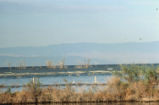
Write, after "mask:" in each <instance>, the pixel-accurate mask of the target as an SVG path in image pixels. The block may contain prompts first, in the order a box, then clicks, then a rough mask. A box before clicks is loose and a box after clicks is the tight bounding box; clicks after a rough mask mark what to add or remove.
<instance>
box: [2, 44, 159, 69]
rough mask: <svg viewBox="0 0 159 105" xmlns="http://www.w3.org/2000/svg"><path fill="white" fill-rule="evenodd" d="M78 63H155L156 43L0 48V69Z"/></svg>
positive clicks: (158, 58) (158, 52)
mask: <svg viewBox="0 0 159 105" xmlns="http://www.w3.org/2000/svg"><path fill="white" fill-rule="evenodd" d="M62 59H65V64H82V63H86V62H87V59H90V61H91V62H90V63H91V64H114V63H115V64H116V63H117V64H121V63H158V62H159V42H143V43H115V44H99V43H74V44H59V45H49V46H44V47H14V48H13V47H12V48H0V66H8V63H10V64H11V65H12V66H15V65H18V63H20V62H25V63H26V65H30V66H31V65H45V62H46V61H47V60H50V61H53V62H54V63H55V64H57V63H58V62H59V61H60V60H62Z"/></svg>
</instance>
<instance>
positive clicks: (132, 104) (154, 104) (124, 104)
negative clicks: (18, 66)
mask: <svg viewBox="0 0 159 105" xmlns="http://www.w3.org/2000/svg"><path fill="white" fill-rule="evenodd" d="M38 105H159V102H150V103H149V102H147V103H145V102H144V103H141V102H118V103H78V104H77V103H72V104H38Z"/></svg>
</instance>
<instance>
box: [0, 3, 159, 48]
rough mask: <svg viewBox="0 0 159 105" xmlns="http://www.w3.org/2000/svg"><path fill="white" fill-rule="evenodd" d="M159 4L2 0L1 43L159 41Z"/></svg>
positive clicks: (13, 45) (2, 45)
mask: <svg viewBox="0 0 159 105" xmlns="http://www.w3.org/2000/svg"><path fill="white" fill-rule="evenodd" d="M157 8H159V0H0V47H15V46H44V45H50V44H60V43H76V42H96V43H118V42H142V41H159V10H158V9H157ZM140 39H142V40H140Z"/></svg>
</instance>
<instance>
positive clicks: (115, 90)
mask: <svg viewBox="0 0 159 105" xmlns="http://www.w3.org/2000/svg"><path fill="white" fill-rule="evenodd" d="M158 83H159V73H158V69H156V68H153V67H143V66H133V65H131V66H122V70H121V71H120V72H115V73H114V77H113V78H112V79H111V80H110V81H109V82H108V85H107V86H105V87H104V88H103V89H102V90H101V89H98V88H96V87H92V88H90V89H88V90H80V91H76V90H75V89H74V88H72V87H71V86H70V85H66V87H65V88H58V87H56V88H53V87H47V88H40V85H41V84H40V82H39V81H38V80H35V81H31V82H30V83H28V84H26V85H25V86H24V88H23V90H22V91H18V92H13V93H12V92H11V91H10V89H8V90H7V91H6V92H1V93H0V103H4V104H5V103H45V102H59V103H69V102H119V101H141V102H143V101H159V85H158Z"/></svg>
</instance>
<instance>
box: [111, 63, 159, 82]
mask: <svg viewBox="0 0 159 105" xmlns="http://www.w3.org/2000/svg"><path fill="white" fill-rule="evenodd" d="M113 74H114V75H115V76H117V77H120V78H121V80H123V81H126V82H128V83H131V82H137V81H140V80H142V81H145V82H153V81H157V80H158V77H159V74H158V73H157V69H156V68H154V67H153V66H150V67H148V66H139V65H124V66H123V65H122V66H121V71H116V72H115V73H113Z"/></svg>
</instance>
